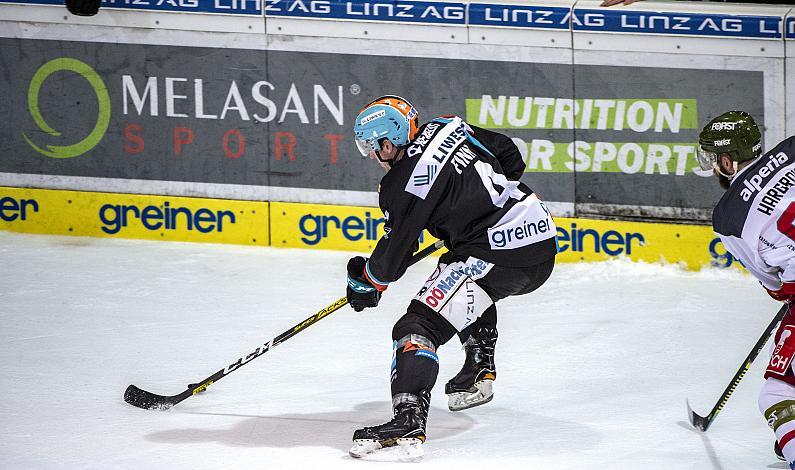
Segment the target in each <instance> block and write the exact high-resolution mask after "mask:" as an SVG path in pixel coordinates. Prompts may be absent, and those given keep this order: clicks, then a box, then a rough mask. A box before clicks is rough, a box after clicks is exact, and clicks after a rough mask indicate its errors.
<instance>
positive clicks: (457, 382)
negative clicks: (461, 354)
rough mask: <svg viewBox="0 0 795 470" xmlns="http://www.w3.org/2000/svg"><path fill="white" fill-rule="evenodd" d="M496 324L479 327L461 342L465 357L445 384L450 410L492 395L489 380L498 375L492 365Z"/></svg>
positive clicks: (479, 402) (480, 401)
mask: <svg viewBox="0 0 795 470" xmlns="http://www.w3.org/2000/svg"><path fill="white" fill-rule="evenodd" d="M496 344H497V329H496V328H480V329H478V330H477V331H476V332H474V333H473V334H472V336H470V337H469V339H467V340H466V342H465V343H464V350H465V351H466V359H464V366H463V367H462V368H461V371H460V372H458V374H457V375H456V376H455V377H453V378H452V379H450V381H449V382H447V385H445V386H444V393H446V394H447V396H448V397H449V401H448V404H447V407H448V408H450V411H461V410H466V409H467V408H472V407H474V406H478V405H483V404H486V403H488V402H490V401H491V399H492V398H494V391H493V389H492V384H493V383H494V380H495V379H496V378H497V370H496V369H495V367H494V347H495V345H496Z"/></svg>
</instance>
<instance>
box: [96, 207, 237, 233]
mask: <svg viewBox="0 0 795 470" xmlns="http://www.w3.org/2000/svg"><path fill="white" fill-rule="evenodd" d="M131 219H133V220H134V219H138V220H140V221H141V225H142V226H143V227H144V228H145V229H147V230H163V229H164V230H181V229H183V228H184V229H186V230H193V229H194V228H195V229H196V230H198V231H199V232H201V233H210V232H213V231H217V232H223V231H224V219H226V220H227V221H228V223H230V224H234V223H235V214H234V213H233V212H232V211H216V212H213V211H211V210H210V209H205V208H201V209H199V210H197V211H195V212H193V211H191V210H190V209H188V208H186V207H171V205H170V204H169V202H168V201H166V202H165V203H164V204H163V206H162V207H158V206H154V205H149V206H145V207H138V206H136V205H113V204H105V205H104V206H102V207H101V208H100V209H99V220H100V221H102V223H103V224H104V227H102V231H103V232H105V233H107V234H110V235H115V234H117V233H119V232H120V231H121V230H122V229H123V228H124V227H127V225H128V224H129V222H130V220H131Z"/></svg>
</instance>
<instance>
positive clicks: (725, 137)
mask: <svg viewBox="0 0 795 470" xmlns="http://www.w3.org/2000/svg"><path fill="white" fill-rule="evenodd" d="M723 153H726V154H728V155H729V158H731V160H732V161H733V162H734V166H735V173H736V172H737V168H736V167H737V164H738V163H740V162H744V161H747V160H753V159H754V158H757V157H758V156H760V155H761V154H762V133H761V132H759V127H758V126H757V125H756V122H755V121H754V118H753V117H751V115H750V114H748V113H746V112H745V111H729V112H726V113H723V114H721V115H720V116H718V117H716V118H714V119H712V120H711V121H709V122H708V123H707V125H706V126H704V129H702V130H701V132H700V133H699V134H698V149H697V152H696V157H697V159H698V164H699V166H701V169H702V170H705V171H708V170H712V169H715V170H717V171H718V173H720V174H721V175H723V176H725V177H727V178H729V179H731V177H732V176H733V175H725V174H723V172H722V171H721V170H720V166H718V155H720V154H723Z"/></svg>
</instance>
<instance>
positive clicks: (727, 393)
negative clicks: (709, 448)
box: [687, 303, 789, 432]
mask: <svg viewBox="0 0 795 470" xmlns="http://www.w3.org/2000/svg"><path fill="white" fill-rule="evenodd" d="M788 310H789V303H784V305H783V306H782V307H781V309H780V310H779V311H778V313H777V314H776V316H775V317H774V318H773V321H771V322H770V324H769V325H768V326H767V328H765V332H764V333H762V336H761V337H760V338H759V340H758V341H757V342H756V344H755V345H754V347H753V349H751V352H750V353H748V357H746V358H745V361H744V362H743V364H742V365H741V366H740V369H739V370H738V371H737V373H736V374H734V377H733V378H732V380H731V382H729V385H728V386H727V387H726V390H724V391H723V395H721V396H720V398H719V399H718V402H717V403H715V406H713V407H712V411H710V412H709V414H708V415H707V416H700V415H698V414H696V412H694V411H693V409H692V408H690V400H687V417H688V418H689V419H690V424H691V425H692V426H693V427H694V428H696V429H698V430H699V431H701V432H707V429H709V427H710V425H711V424H712V422H713V421H715V417H716V416H718V413H720V411H721V410H722V409H723V406H724V405H725V404H726V402H727V401H729V397H731V396H732V393H734V389H736V388H737V385H738V384H739V383H740V381H741V380H742V379H743V377H745V373H746V372H748V369H750V368H751V364H753V362H754V359H756V356H758V355H759V352H760V351H761V350H762V348H763V347H764V346H765V343H767V339H768V338H770V335H771V334H772V333H773V329H774V328H776V325H778V322H780V321H781V319H782V318H784V315H786V314H787V311H788Z"/></svg>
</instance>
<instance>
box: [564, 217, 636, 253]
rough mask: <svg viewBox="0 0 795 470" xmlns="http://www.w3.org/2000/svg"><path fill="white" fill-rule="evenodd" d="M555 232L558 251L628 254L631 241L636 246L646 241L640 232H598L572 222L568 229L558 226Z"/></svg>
mask: <svg viewBox="0 0 795 470" xmlns="http://www.w3.org/2000/svg"><path fill="white" fill-rule="evenodd" d="M557 234H558V252H559V253H563V252H565V251H569V250H571V251H573V252H578V253H582V252H585V251H591V250H593V252H595V253H600V252H602V251H603V252H604V253H605V254H607V255H609V256H618V255H620V254H627V255H630V254H632V248H633V244H632V242H633V241H635V242H636V243H637V245H636V246H643V245H644V244H645V243H646V239H645V238H644V237H643V234H641V233H637V232H634V233H632V232H626V233H621V232H617V231H615V230H607V231H605V232H601V233H600V232H599V231H598V230H594V229H584V228H579V227H577V224H576V223H572V224H571V227H570V228H569V229H568V230H566V229H565V228H563V227H558V230H557Z"/></svg>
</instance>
